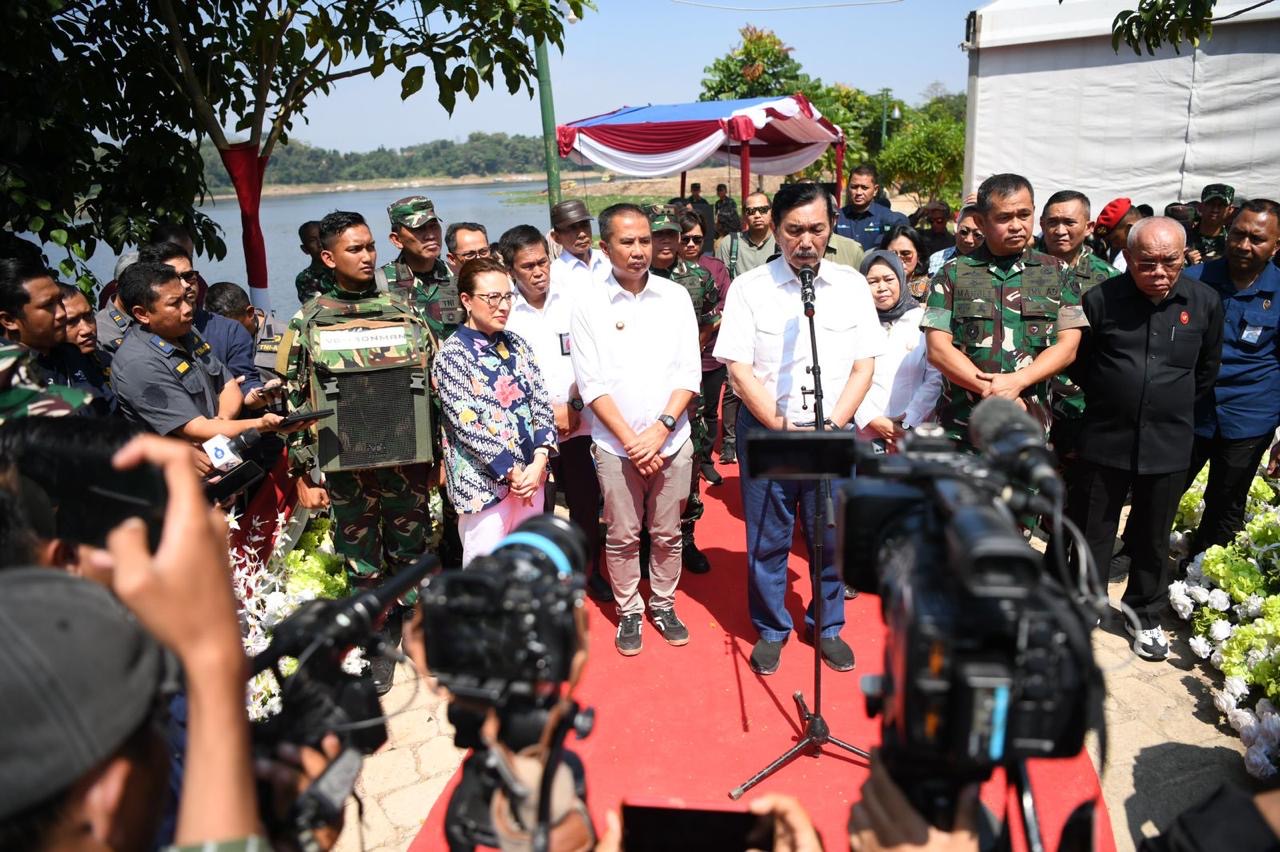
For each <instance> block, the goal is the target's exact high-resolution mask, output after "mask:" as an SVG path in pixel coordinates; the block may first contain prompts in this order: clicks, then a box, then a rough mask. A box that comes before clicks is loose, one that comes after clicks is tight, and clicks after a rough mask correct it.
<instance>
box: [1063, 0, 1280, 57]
mask: <svg viewBox="0 0 1280 852" xmlns="http://www.w3.org/2000/svg"><path fill="white" fill-rule="evenodd" d="M1058 2H1059V3H1061V2H1062V0H1058ZM1271 2H1273V0H1261V2H1256V3H1251V4H1249V5H1247V6H1245V7H1243V8H1240V9H1236V10H1235V11H1233V12H1232V13H1231V14H1229V15H1223V16H1222V17H1221V18H1214V16H1213V12H1214V8H1215V7H1216V6H1217V0H1139V2H1138V6H1137V8H1135V9H1125V10H1123V11H1121V12H1120V13H1119V14H1118V15H1116V17H1115V20H1114V21H1112V22H1111V46H1112V48H1113V49H1115V50H1116V52H1119V51H1120V45H1121V44H1126V45H1128V46H1129V47H1130V48H1132V49H1133V52H1134V53H1135V54H1137V55H1139V56H1141V55H1142V51H1143V50H1144V49H1145V50H1146V51H1147V53H1148V55H1155V52H1156V51H1157V50H1158V49H1159V48H1160V46H1161V45H1164V44H1167V45H1169V46H1170V47H1172V48H1173V49H1174V52H1176V53H1181V52H1182V45H1183V44H1184V43H1188V44H1190V45H1191V46H1192V47H1193V48H1195V47H1199V46H1200V40H1201V39H1202V38H1204V39H1208V38H1212V37H1213V25H1214V24H1215V23H1217V22H1220V21H1226V20H1230V19H1231V18H1234V17H1236V16H1238V15H1242V14H1244V13H1245V12H1248V11H1251V10H1253V9H1256V8H1258V7H1259V6H1265V5H1267V4H1268V3H1271Z"/></svg>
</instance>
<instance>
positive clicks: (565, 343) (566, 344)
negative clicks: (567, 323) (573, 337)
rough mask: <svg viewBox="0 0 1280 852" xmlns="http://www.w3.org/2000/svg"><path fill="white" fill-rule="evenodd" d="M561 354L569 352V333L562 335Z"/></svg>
mask: <svg viewBox="0 0 1280 852" xmlns="http://www.w3.org/2000/svg"><path fill="white" fill-rule="evenodd" d="M560 354H561V355H568V354H569V335H567V334H562V335H560Z"/></svg>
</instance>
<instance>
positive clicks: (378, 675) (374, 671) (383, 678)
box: [369, 656, 396, 695]
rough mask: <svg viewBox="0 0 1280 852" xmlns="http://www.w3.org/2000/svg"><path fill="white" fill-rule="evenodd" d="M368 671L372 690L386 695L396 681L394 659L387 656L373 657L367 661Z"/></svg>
mask: <svg viewBox="0 0 1280 852" xmlns="http://www.w3.org/2000/svg"><path fill="white" fill-rule="evenodd" d="M369 673H370V676H371V677H372V678H373V690H374V692H376V693H378V694H379V695H386V694H387V693H388V692H390V691H391V687H392V685H393V684H394V683H395V681H396V661H395V660H393V659H391V658H389V657H382V656H378V657H374V658H373V659H372V660H370V661H369Z"/></svg>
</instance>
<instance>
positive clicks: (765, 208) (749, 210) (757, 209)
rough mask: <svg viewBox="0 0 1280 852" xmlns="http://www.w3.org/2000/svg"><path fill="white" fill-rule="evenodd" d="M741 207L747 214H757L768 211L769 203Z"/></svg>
mask: <svg viewBox="0 0 1280 852" xmlns="http://www.w3.org/2000/svg"><path fill="white" fill-rule="evenodd" d="M742 209H743V211H744V212H746V214H747V215H748V216H758V215H762V214H765V213H768V212H769V209H770V208H769V205H768V204H766V205H764V206H763V207H744V208H742Z"/></svg>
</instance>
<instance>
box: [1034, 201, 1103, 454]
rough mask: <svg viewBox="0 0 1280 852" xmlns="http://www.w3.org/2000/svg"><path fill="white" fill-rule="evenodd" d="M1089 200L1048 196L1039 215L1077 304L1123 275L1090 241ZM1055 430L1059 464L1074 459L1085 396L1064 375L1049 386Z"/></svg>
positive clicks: (1049, 247) (1048, 247) (1047, 251)
mask: <svg viewBox="0 0 1280 852" xmlns="http://www.w3.org/2000/svg"><path fill="white" fill-rule="evenodd" d="M1089 213H1090V210H1089V199H1088V197H1087V196H1085V195H1084V194H1083V193H1080V192H1076V191H1075V190H1071V189H1064V190H1061V191H1059V192H1055V193H1054V194H1053V195H1051V196H1049V200H1048V201H1046V202H1045V205H1044V211H1043V212H1042V213H1041V215H1040V230H1041V233H1042V234H1043V236H1042V237H1041V242H1042V246H1043V248H1044V252H1045V254H1050V255H1053V257H1055V258H1057V259H1058V260H1060V261H1061V262H1062V263H1063V264H1065V265H1066V270H1067V274H1068V276H1069V278H1068V286H1070V288H1071V290H1072V292H1073V293H1074V294H1075V297H1076V301H1080V299H1081V298H1082V297H1083V296H1084V294H1085V292H1086V291H1088V290H1090V289H1091V288H1093V287H1095V286H1096V285H1098V284H1101V283H1102V282H1103V281H1106V280H1107V279H1108V278H1111V277H1113V276H1115V275H1119V274H1120V273H1119V272H1118V271H1117V270H1116V268H1115V267H1114V266H1112V265H1111V264H1109V263H1107V262H1106V261H1105V260H1103V259H1102V258H1101V257H1099V256H1098V255H1096V254H1094V252H1093V249H1092V248H1090V247H1089V244H1088V237H1089V235H1090V234H1091V233H1092V232H1093V223H1092V222H1091V221H1090V215H1089ZM1049 395H1050V398H1051V401H1052V406H1051V407H1052V412H1053V428H1052V429H1051V430H1050V432H1051V434H1050V440H1051V443H1052V444H1053V448H1054V450H1055V451H1056V452H1057V454H1058V458H1059V460H1061V461H1063V462H1065V461H1066V460H1067V459H1068V458H1074V456H1075V448H1076V441H1077V436H1078V434H1079V430H1080V421H1081V418H1083V417H1084V392H1083V391H1081V390H1080V388H1079V387H1077V386H1076V384H1075V382H1073V381H1071V379H1070V377H1068V376H1067V375H1066V374H1065V373H1059V374H1058V375H1056V376H1054V377H1053V379H1052V380H1051V381H1050V383H1049Z"/></svg>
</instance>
